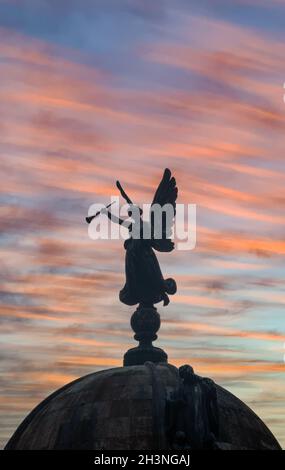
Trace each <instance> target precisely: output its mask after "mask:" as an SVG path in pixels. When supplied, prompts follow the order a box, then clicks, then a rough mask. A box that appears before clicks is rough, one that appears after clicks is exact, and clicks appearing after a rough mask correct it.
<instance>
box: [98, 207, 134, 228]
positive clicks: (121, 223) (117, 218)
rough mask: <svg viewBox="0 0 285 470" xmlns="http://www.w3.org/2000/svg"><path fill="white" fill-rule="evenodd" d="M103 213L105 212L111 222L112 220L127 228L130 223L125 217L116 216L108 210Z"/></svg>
mask: <svg viewBox="0 0 285 470" xmlns="http://www.w3.org/2000/svg"><path fill="white" fill-rule="evenodd" d="M103 213H105V214H106V215H107V216H108V217H109V219H110V220H111V222H114V223H115V224H119V225H123V226H124V227H126V228H128V227H129V225H130V222H129V221H127V220H125V219H121V218H120V217H117V216H116V215H114V214H112V212H109V211H106V212H105V211H104V212H103Z"/></svg>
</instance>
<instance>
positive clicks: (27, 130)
mask: <svg viewBox="0 0 285 470" xmlns="http://www.w3.org/2000/svg"><path fill="white" fill-rule="evenodd" d="M284 14H285V1H284V0H235V1H229V0H211V1H210V0H208V1H207V0H199V1H189V0H187V1H186V0H177V1H175V2H173V1H170V0H157V1H156V2H153V1H151V0H140V1H139V0H121V1H117V0H104V1H103V0H92V1H91V0H83V1H79V0H77V1H76V0H26V1H25V0H9V1H8V0H7V1H6V0H0V77H1V78H0V95H1V98H0V112H1V113H0V116H1V118H0V158H1V165H0V181H1V183H0V199H1V202H0V204H1V207H0V211H1V222H0V223H1V242H0V251H1V256H0V259H1V269H0V279H1V280H0V291H1V292H0V294H1V297H0V299H1V307H0V308H1V314H0V323H1V330H0V335H1V339H0V357H1V362H0V368H1V369H0V370H1V379H0V388H1V396H0V421H1V422H0V441H1V445H2V446H3V445H5V443H6V442H7V440H8V438H9V437H10V436H11V434H12V433H13V431H14V430H15V429H16V427H17V426H18V425H19V423H20V422H21V421H22V419H23V418H24V417H25V416H26V415H27V413H28V412H29V411H30V410H31V409H32V408H33V407H34V406H35V405H37V404H38V403H39V402H40V401H41V400H42V399H44V398H45V397H46V396H47V395H48V394H50V393H51V392H52V391H54V390H55V389H57V388H58V387H60V386H62V385H64V384H66V383H67V382H70V381H71V380H73V379H75V378H78V377H80V376H83V375H85V374H88V373H91V372H95V371H98V370H100V369H104V368H111V367H117V366H121V365H122V358H123V354H124V353H125V351H126V350H127V349H128V348H130V347H132V346H134V340H133V338H132V332H131V329H130V326H129V319H130V316H131V314H132V313H133V311H134V309H133V308H132V307H127V306H126V305H123V304H121V303H120V302H119V299H118V293H119V290H120V289H121V288H122V287H123V285H124V249H123V242H122V240H91V239H90V238H89V237H88V230H87V225H86V223H85V220H84V219H85V216H86V215H87V213H88V208H89V206H90V205H91V204H93V203H95V202H100V203H104V204H105V203H108V202H110V196H111V195H117V190H116V187H115V180H116V179H119V180H120V181H121V183H122V185H123V186H124V188H125V189H126V191H127V192H128V194H129V195H130V196H131V198H132V199H133V200H134V201H136V202H137V203H139V204H143V203H150V202H151V200H152V197H153V194H154V192H155V189H156V187H157V184H158V182H159V180H160V178H161V175H162V172H163V169H164V168H165V167H169V168H170V169H171V170H172V172H173V174H174V176H175V177H176V180H177V184H178V187H179V197H178V202H179V203H187V204H188V203H191V204H196V205H197V245H196V248H195V249H194V250H192V251H178V250H176V251H173V252H172V253H170V254H169V253H159V254H158V258H159V261H160V264H161V267H162V271H163V273H164V275H165V277H173V278H175V279H176V281H177V285H178V292H177V294H176V296H174V297H172V298H171V303H170V305H169V306H168V307H165V308H164V307H163V306H162V304H161V306H159V312H160V315H161V319H162V326H161V329H160V332H159V339H158V341H157V342H156V344H157V346H160V347H163V348H164V349H165V350H166V351H167V353H168V356H169V361H170V363H172V364H174V365H177V366H180V365H183V364H191V365H192V366H193V367H194V370H195V372H196V373H197V374H199V375H202V376H208V377H211V378H212V379H214V380H215V381H216V382H217V383H218V384H220V385H221V386H223V387H225V388H226V389H228V390H230V391H231V392H232V393H234V394H235V395H236V396H238V397H239V398H240V399H241V400H243V401H245V402H246V403H247V404H248V405H249V406H250V407H251V408H252V409H253V410H254V411H255V412H256V413H257V414H258V415H259V416H260V417H261V418H262V419H263V420H264V422H265V423H266V424H267V425H268V426H269V428H270V429H271V430H272V432H273V433H274V434H275V436H276V437H277V439H278V440H279V442H280V443H281V445H282V446H283V447H284V446H285V380H284V371H285V363H284V354H285V325H284V310H285V306H284V303H285V297H284V255H285V241H284V222H285V213H284V203H285V191H284V177H285V162H284V131H285V102H284V100H283V95H284V93H285V89H284V88H283V83H284V82H285V69H284V59H285V41H284V36H285V33H284V24H283V21H284Z"/></svg>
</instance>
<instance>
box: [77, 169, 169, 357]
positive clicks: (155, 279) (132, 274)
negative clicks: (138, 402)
mask: <svg viewBox="0 0 285 470" xmlns="http://www.w3.org/2000/svg"><path fill="white" fill-rule="evenodd" d="M117 188H118V189H119V191H120V193H121V195H122V197H123V198H124V199H125V200H126V201H127V203H128V204H129V208H128V216H129V218H128V219H122V218H120V217H117V216H115V215H114V214H112V212H111V211H110V210H108V208H109V207H110V205H111V204H109V205H108V206H107V207H105V208H103V209H102V210H101V211H99V212H97V213H96V214H95V215H94V216H91V217H90V216H89V217H86V221H87V222H88V223H90V222H91V221H92V220H93V218H94V217H97V215H99V214H100V213H101V214H105V215H107V216H108V217H109V219H110V220H111V221H112V222H115V223H117V224H120V225H122V226H124V227H126V228H127V229H128V231H129V238H128V239H127V240H125V242H124V247H125V250H126V262H125V272H126V282H125V285H124V287H123V289H121V291H120V300H121V302H123V303H124V304H126V305H136V304H139V305H138V307H137V309H136V311H135V312H134V313H133V315H132V317H131V327H132V329H133V330H134V332H135V336H134V338H135V339H136V340H137V341H139V346H138V347H136V348H132V349H129V350H128V351H127V352H126V354H125V356H124V365H126V366H128V365H136V364H144V363H145V362H146V361H151V362H167V354H166V353H165V352H164V351H163V350H162V349H160V348H155V347H154V346H153V345H152V341H154V340H156V339H157V335H156V333H157V331H158V330H159V328H160V315H159V313H158V312H157V310H156V308H155V307H154V304H156V303H158V302H161V301H163V305H168V304H169V297H168V295H173V294H175V292H176V289H177V287H176V282H175V280H174V279H171V278H168V279H164V278H163V275H162V272H161V269H160V266H159V263H158V260H157V257H156V255H155V253H154V250H157V251H161V252H170V251H172V250H173V249H174V243H173V242H172V241H171V239H170V236H171V230H172V225H173V222H174V218H175V214H176V199H177V193H178V189H177V186H176V181H175V178H174V177H173V176H172V175H171V171H170V170H169V169H168V168H166V169H165V170H164V174H163V177H162V180H161V182H160V184H159V186H158V188H157V190H156V193H155V195H154V198H153V202H152V204H151V209H150V222H145V221H143V220H142V217H141V216H142V210H141V208H140V207H138V206H136V205H134V204H133V203H132V201H131V199H130V198H129V197H128V195H127V194H126V193H125V191H124V190H123V188H122V186H121V185H120V183H119V181H117ZM157 208H158V209H160V213H159V217H157V216H156V215H157V212H156V210H157ZM163 208H164V209H163ZM165 209H166V211H165ZM169 209H171V210H169ZM146 229H147V230H146ZM145 233H147V234H148V236H147V237H146V236H145Z"/></svg>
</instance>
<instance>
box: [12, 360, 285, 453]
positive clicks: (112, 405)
mask: <svg viewBox="0 0 285 470" xmlns="http://www.w3.org/2000/svg"><path fill="white" fill-rule="evenodd" d="M209 436H210V437H209ZM207 447H208V448H209V447H210V448H220V449H264V450H278V449H280V446H279V444H278V442H277V441H276V439H275V438H274V436H273V435H272V433H271V432H270V431H269V429H268V428H267V427H266V425H265V424H264V423H263V422H262V421H261V420H260V419H259V418H258V416H257V415H256V414H255V413H254V412H253V411H252V410H251V409H250V408H248V406H246V405H245V404H244V403H243V402H241V401H240V400H239V399H238V398H236V397H235V396H234V395H232V394H231V393H230V392H228V391H227V390H225V389H224V388H222V387H220V386H218V385H216V384H215V383H214V382H213V381H211V380H210V379H203V378H201V377H199V376H197V375H196V374H194V373H193V369H192V368H191V367H190V366H184V367H182V368H180V369H177V368H176V367H174V366H172V365H170V364H167V363H159V364H154V363H152V362H146V363H145V364H144V365H135V366H127V367H119V368H114V369H108V370H103V371H100V372H96V373H93V374H89V375H86V376H84V377H82V378H80V379H78V380H75V381H74V382H71V383H70V384H68V385H65V386H64V387H63V388H61V389H59V390H57V391H56V392H54V393H53V394H52V395H50V396H49V397H48V398H46V399H45V400H44V401H43V402H42V403H40V404H39V405H38V406H37V407H36V408H35V409H34V410H33V411H32V412H31V413H30V414H29V415H28V416H27V418H26V419H25V420H24V421H23V422H22V424H21V425H20V426H19V427H18V429H17V430H16V432H15V433H14V435H13V436H12V437H11V439H10V440H9V442H8V444H7V445H6V449H14V450H21V449H25V450H29V449H30V450H38V449H77V450H79V449H90V450H102V449H104V450H129V449H133V450H143V449H146V450H150V449H153V450H170V449H185V448H186V449H191V448H207Z"/></svg>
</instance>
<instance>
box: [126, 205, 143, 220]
mask: <svg viewBox="0 0 285 470" xmlns="http://www.w3.org/2000/svg"><path fill="white" fill-rule="evenodd" d="M142 213H143V211H142V209H141V208H140V207H139V206H136V205H135V204H130V205H129V208H128V216H129V217H133V218H135V217H138V215H139V216H141V215H142Z"/></svg>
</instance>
